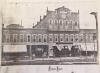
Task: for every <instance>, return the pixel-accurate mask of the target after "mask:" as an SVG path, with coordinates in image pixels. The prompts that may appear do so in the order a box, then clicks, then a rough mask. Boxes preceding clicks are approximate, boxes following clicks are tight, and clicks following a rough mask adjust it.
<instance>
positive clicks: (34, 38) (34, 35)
mask: <svg viewBox="0 0 100 73" xmlns="http://www.w3.org/2000/svg"><path fill="white" fill-rule="evenodd" d="M36 38H37V36H36V34H33V35H32V42H36Z"/></svg>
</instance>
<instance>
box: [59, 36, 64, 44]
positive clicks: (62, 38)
mask: <svg viewBox="0 0 100 73" xmlns="http://www.w3.org/2000/svg"><path fill="white" fill-rule="evenodd" d="M60 42H64V34H60Z"/></svg>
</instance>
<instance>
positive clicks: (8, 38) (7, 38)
mask: <svg viewBox="0 0 100 73" xmlns="http://www.w3.org/2000/svg"><path fill="white" fill-rule="evenodd" d="M5 38H6V42H9V41H10V35H9V34H7V35H6V37H5Z"/></svg>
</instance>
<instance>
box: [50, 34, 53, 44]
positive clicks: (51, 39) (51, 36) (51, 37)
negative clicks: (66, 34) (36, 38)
mask: <svg viewBox="0 0 100 73" xmlns="http://www.w3.org/2000/svg"><path fill="white" fill-rule="evenodd" d="M52 41H53V34H49V42H52Z"/></svg>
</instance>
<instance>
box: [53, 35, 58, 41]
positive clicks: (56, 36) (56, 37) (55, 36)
mask: <svg viewBox="0 0 100 73" xmlns="http://www.w3.org/2000/svg"><path fill="white" fill-rule="evenodd" d="M54 41H55V42H58V34H54Z"/></svg>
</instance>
